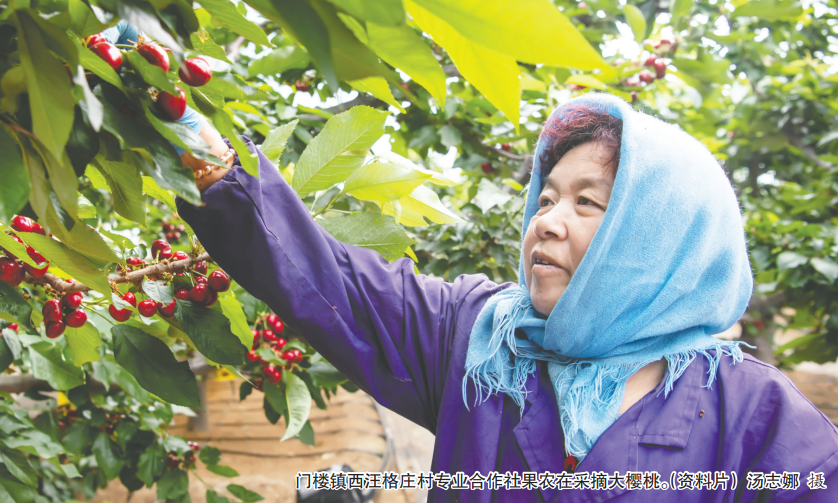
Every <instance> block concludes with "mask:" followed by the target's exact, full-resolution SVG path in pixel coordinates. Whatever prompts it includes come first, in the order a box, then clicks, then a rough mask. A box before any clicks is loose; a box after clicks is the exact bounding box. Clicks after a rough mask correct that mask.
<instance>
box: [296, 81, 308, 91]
mask: <svg viewBox="0 0 838 503" xmlns="http://www.w3.org/2000/svg"><path fill="white" fill-rule="evenodd" d="M294 89H296V90H297V91H301V92H306V91H308V82H305V81H302V80H298V81H297V82H294Z"/></svg>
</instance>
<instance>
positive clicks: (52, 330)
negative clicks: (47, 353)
mask: <svg viewBox="0 0 838 503" xmlns="http://www.w3.org/2000/svg"><path fill="white" fill-rule="evenodd" d="M66 328H67V325H65V324H64V322H63V321H61V320H58V321H51V322H49V323H47V337H49V338H50V339H55V338H56V337H58V336H60V335H61V334H63V333H64V330H65V329H66Z"/></svg>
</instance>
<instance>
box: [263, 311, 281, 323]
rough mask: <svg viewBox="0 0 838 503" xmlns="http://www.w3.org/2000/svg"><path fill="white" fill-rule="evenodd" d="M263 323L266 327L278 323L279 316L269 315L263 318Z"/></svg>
mask: <svg viewBox="0 0 838 503" xmlns="http://www.w3.org/2000/svg"><path fill="white" fill-rule="evenodd" d="M265 321H266V322H267V323H268V325H273V324H274V323H276V322H277V321H279V316H277V315H275V314H273V313H271V314H269V315H267V316H265Z"/></svg>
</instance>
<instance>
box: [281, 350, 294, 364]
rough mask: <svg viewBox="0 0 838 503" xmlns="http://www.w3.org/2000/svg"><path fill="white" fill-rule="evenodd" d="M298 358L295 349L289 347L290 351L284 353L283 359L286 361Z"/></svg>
mask: <svg viewBox="0 0 838 503" xmlns="http://www.w3.org/2000/svg"><path fill="white" fill-rule="evenodd" d="M295 358H296V353H294V350H293V349H289V350H288V351H286V352H284V353H282V359H283V360H285V361H289V362H293V361H294V359H295Z"/></svg>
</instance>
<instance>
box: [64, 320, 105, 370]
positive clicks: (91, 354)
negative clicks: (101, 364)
mask: <svg viewBox="0 0 838 503" xmlns="http://www.w3.org/2000/svg"><path fill="white" fill-rule="evenodd" d="M64 337H66V339H67V345H69V346H70V352H69V353H70V357H71V358H72V360H73V365H75V366H77V367H81V366H82V365H84V364H85V363H88V362H97V361H99V358H100V356H99V346H100V345H101V344H102V337H101V335H99V330H98V329H97V328H96V326H95V325H93V323H85V324H84V325H82V326H81V327H80V328H72V327H67V330H66V332H65V333H64Z"/></svg>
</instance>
